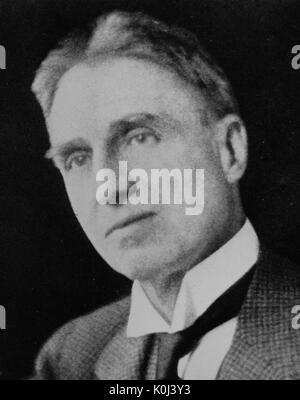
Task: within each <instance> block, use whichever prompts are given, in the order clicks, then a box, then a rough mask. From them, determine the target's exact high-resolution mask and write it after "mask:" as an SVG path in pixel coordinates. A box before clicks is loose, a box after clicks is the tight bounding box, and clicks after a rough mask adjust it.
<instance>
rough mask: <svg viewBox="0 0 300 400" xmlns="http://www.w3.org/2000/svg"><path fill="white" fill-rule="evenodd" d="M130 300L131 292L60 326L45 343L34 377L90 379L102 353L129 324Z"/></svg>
mask: <svg viewBox="0 0 300 400" xmlns="http://www.w3.org/2000/svg"><path fill="white" fill-rule="evenodd" d="M129 304H130V297H129V296H128V297H125V298H123V299H121V300H119V301H116V302H114V303H111V304H108V305H106V306H104V307H101V308H99V309H97V310H95V311H93V312H91V313H89V314H87V315H85V316H83V317H79V318H76V319H74V320H72V321H70V322H68V323H67V324H65V325H64V326H62V327H61V328H60V329H58V330H57V331H56V332H55V333H54V334H53V335H52V336H51V337H50V339H48V341H47V342H46V343H45V344H44V346H43V347H42V349H41V351H40V353H39V355H38V357H37V360H36V364H35V375H34V377H33V379H37V380H39V379H47V380H49V379H50V380H51V379H60V380H72V379H73V380H74V379H75V380H77V379H90V378H91V377H92V375H93V368H94V364H95V362H96V361H97V359H98V357H99V355H100V354H101V352H102V351H103V349H104V348H105V346H106V345H107V343H108V342H109V341H110V339H111V337H112V336H113V335H114V333H116V332H117V331H118V330H119V329H121V328H122V327H123V326H124V325H125V324H126V322H127V318H128V314H129Z"/></svg>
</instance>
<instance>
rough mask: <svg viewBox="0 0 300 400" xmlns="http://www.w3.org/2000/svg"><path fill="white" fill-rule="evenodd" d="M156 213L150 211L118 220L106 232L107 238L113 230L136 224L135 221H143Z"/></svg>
mask: <svg viewBox="0 0 300 400" xmlns="http://www.w3.org/2000/svg"><path fill="white" fill-rule="evenodd" d="M154 215H155V213H154V212H152V211H149V212H145V213H141V214H137V215H132V216H129V217H127V218H125V219H123V220H122V221H119V222H117V223H116V224H114V225H113V226H112V227H111V228H109V229H108V230H107V231H106V233H105V238H107V237H108V236H109V235H110V234H111V233H112V232H113V231H115V230H117V229H122V228H125V227H126V226H128V225H131V224H134V223H135V222H139V221H142V220H143V219H146V218H150V217H153V216H154Z"/></svg>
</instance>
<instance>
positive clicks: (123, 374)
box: [95, 325, 157, 380]
mask: <svg viewBox="0 0 300 400" xmlns="http://www.w3.org/2000/svg"><path fill="white" fill-rule="evenodd" d="M156 363H157V344H156V338H155V335H145V336H140V337H137V338H128V337H127V336H126V325H124V326H123V327H122V329H121V330H119V331H118V332H117V334H116V335H115V336H114V337H113V338H112V340H111V341H110V343H109V344H108V345H107V346H106V347H105V349H104V351H103V353H102V354H101V357H100V358H99V360H98V362H97V363H96V367H95V376H96V379H100V380H136V379H152V380H153V379H155V374H156Z"/></svg>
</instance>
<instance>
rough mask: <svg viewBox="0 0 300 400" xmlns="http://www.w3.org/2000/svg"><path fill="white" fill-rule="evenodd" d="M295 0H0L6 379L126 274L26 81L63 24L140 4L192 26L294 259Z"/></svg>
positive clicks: (247, 185) (249, 181)
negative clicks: (233, 104)
mask: <svg viewBox="0 0 300 400" xmlns="http://www.w3.org/2000/svg"><path fill="white" fill-rule="evenodd" d="M297 3H299V1H298V0H295V1H288V0H285V1H279V0H269V1H266V0H259V1H258V0H257V1H254V0H251V1H250V0H235V1H233V0H218V1H217V0H205V1H201V0H193V1H188V0H185V1H183V0H177V1H175V0H174V1H167V0H160V1H141V0H136V1H130V0H129V1H128V0H127V1H112V0H110V1H101V0H73V1H65V0H59V1H58V0H39V1H36V0H31V1H29V0H22V1H17V0H14V1H12V0H9V1H1V2H0V44H1V45H3V46H5V48H6V52H7V64H6V70H1V71H0V215H1V220H0V252H1V253H0V257H1V258H0V304H2V305H4V306H5V307H6V311H7V329H6V330H5V331H4V330H2V331H0V370H1V371H2V378H6V379H9V378H22V377H25V376H27V375H28V374H29V373H30V370H31V368H32V362H33V359H34V357H35V355H36V352H37V351H38V349H39V348H40V346H41V344H42V343H43V341H44V340H45V339H46V338H47V337H48V336H49V335H50V334H51V333H52V332H53V331H54V330H55V329H56V328H57V327H58V326H60V325H61V324H63V323H64V322H65V321H67V320H69V319H71V318H73V317H75V316H78V315H81V314H84V313H86V312H88V311H89V310H92V309H94V308H96V307H98V306H99V305H101V304H104V303H107V302H109V301H111V300H113V299H115V298H116V297H119V296H122V295H124V293H125V292H126V291H128V290H129V288H130V283H129V282H128V281H127V280H126V279H125V278H123V277H121V276H120V275H117V274H116V273H114V272H113V271H112V270H111V269H110V268H109V267H108V266H107V265H106V264H105V263H104V262H103V261H102V260H101V258H100V257H99V256H98V255H97V254H96V252H95V250H94V249H93V248H92V246H91V245H90V244H89V242H88V240H87V239H86V238H85V236H84V234H83V233H82V232H81V229H80V227H79V226H78V223H77V222H76V221H75V218H74V217H73V215H72V212H71V210H70V207H69V206H68V200H67V198H66V195H65V193H64V190H63V184H62V180H61V178H60V176H59V174H58V172H57V171H56V170H55V169H54V168H53V167H52V166H51V164H50V163H49V162H48V161H46V160H44V159H43V157H42V156H43V154H44V152H45V151H46V149H47V146H48V139H47V133H46V130H45V125H44V121H43V117H42V114H41V110H40V108H39V105H38V104H37V103H36V101H35V99H34V97H33V95H32V94H31V92H30V85H31V82H32V80H33V76H34V71H35V70H36V68H37V67H38V65H39V63H40V62H41V61H42V59H43V58H44V57H45V56H46V54H47V52H48V51H49V49H50V48H52V47H53V46H55V43H56V41H57V40H58V39H59V38H60V37H61V36H63V35H64V34H66V33H67V32H68V31H69V30H71V29H73V28H75V27H77V26H80V25H81V24H83V23H85V22H87V21H88V20H90V19H91V18H94V17H95V16H97V14H99V13H102V12H105V11H108V10H111V9H115V8H118V9H126V10H144V11H147V12H149V13H151V14H152V15H154V16H156V17H160V18H163V19H165V20H167V21H169V22H175V23H176V24H178V25H183V26H185V27H187V28H189V29H191V30H193V31H194V32H195V33H197V34H198V35H199V37H200V39H201V40H202V42H203V43H204V44H205V45H206V47H207V48H208V49H209V50H210V51H211V53H212V54H213V55H214V56H215V58H216V59H217V61H218V62H219V63H220V65H221V66H222V67H223V68H224V70H225V72H226V73H227V75H228V76H229V78H230V80H231V82H232V83H233V86H234V88H235V91H236V94H237V97H238V99H239V102H240V106H241V110H242V116H243V118H244V120H245V122H246V125H247V128H248V135H249V145H250V162H249V167H248V170H247V172H246V176H245V177H244V179H243V182H242V194H243V199H244V205H245V209H246V212H247V214H248V216H249V217H250V219H251V220H252V222H253V223H254V225H255V227H256V229H257V231H258V233H259V234H260V236H261V238H262V239H263V240H264V241H265V243H266V244H267V245H269V246H270V247H271V248H273V249H274V250H276V251H278V252H280V253H282V254H284V255H287V256H288V257H289V258H291V259H292V260H295V261H296V262H299V261H300V247H299V232H300V229H299V227H300V218H299V216H300V212H299V204H298V198H299V194H300V184H299V181H300V180H299V176H300V172H299V171H300V170H299V164H300V161H299V150H300V148H299V130H300V128H299V127H300V107H299V103H300V70H293V69H292V66H291V60H292V57H293V55H292V54H291V49H292V47H293V46H294V45H297V44H300V5H297Z"/></svg>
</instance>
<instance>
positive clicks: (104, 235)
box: [48, 58, 231, 280]
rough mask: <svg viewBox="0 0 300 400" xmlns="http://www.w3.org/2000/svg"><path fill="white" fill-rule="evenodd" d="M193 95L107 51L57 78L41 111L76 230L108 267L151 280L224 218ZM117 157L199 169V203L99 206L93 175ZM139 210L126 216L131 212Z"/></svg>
mask: <svg viewBox="0 0 300 400" xmlns="http://www.w3.org/2000/svg"><path fill="white" fill-rule="evenodd" d="M203 107H204V103H203V102H201V100H200V99H199V97H197V96H196V95H195V93H193V91H192V90H191V89H190V88H188V87H187V85H185V84H184V83H183V82H182V81H181V80H180V79H178V78H177V77H175V75H173V74H172V73H170V72H169V71H167V70H164V69H162V68H161V67H158V66H155V65H153V64H151V63H148V62H144V61H136V60H132V59H126V58H115V59H110V60H106V61H105V62H99V63H97V64H96V65H93V66H90V65H78V66H76V67H73V68H72V69H71V70H70V71H68V72H67V73H66V74H65V76H64V77H63V78H62V80H61V81H60V84H59V87H58V90H57V93H56V95H55V98H54V102H53V107H52V111H51V114H50V117H49V120H48V126H49V132H50V142H51V146H52V148H53V154H54V159H55V161H56V163H57V165H58V167H59V169H60V171H61V173H62V176H63V179H64V182H65V187H66V190H67V193H68V196H69V199H70V202H71V205H72V208H73V210H74V213H75V215H76V217H77V218H78V220H79V222H80V224H81V226H82V228H83V230H84V231H85V233H86V235H87V236H88V238H89V240H90V241H91V242H92V244H93V246H94V247H95V248H96V250H97V251H98V252H99V254H101V256H102V257H103V258H104V259H105V260H106V261H107V262H108V264H110V265H111V267H112V268H113V269H115V270H116V271H118V272H120V273H121V274H124V275H125V276H127V277H129V278H131V279H140V280H151V279H154V278H155V277H157V276H159V275H161V274H165V275H167V274H171V273H178V272H184V271H186V270H188V269H190V268H191V267H192V266H193V265H195V264H196V263H197V262H199V261H201V259H202V258H203V257H204V256H206V255H207V254H209V252H210V250H211V248H213V246H214V244H215V243H216V241H217V240H218V239H219V237H220V236H221V235H222V231H223V229H224V227H225V225H226V223H227V221H228V218H230V215H229V210H230V206H229V204H230V201H231V199H230V187H229V186H230V185H229V184H228V183H227V181H226V179H225V176H224V173H223V170H222V167H221V163H220V157H219V154H218V150H217V147H216V146H215V142H214V133H213V129H208V128H205V127H204V126H203V125H202V124H201V118H200V111H199V110H200V109H201V108H203ZM119 161H127V167H128V171H130V170H131V169H133V168H142V169H144V170H145V171H146V172H148V173H149V176H150V171H151V169H153V168H155V169H161V168H167V169H168V170H172V169H174V168H179V169H180V170H181V171H182V174H183V170H184V169H186V168H187V169H193V170H195V169H204V176H205V181H204V211H203V213H202V214H200V215H186V212H185V211H186V206H187V204H185V203H184V202H183V204H147V205H145V204H138V205H132V204H130V202H128V204H122V205H116V204H114V205H113V204H106V205H101V204H99V203H98V202H97V200H96V191H97V188H98V187H99V182H97V181H96V174H97V172H98V171H99V170H100V169H102V168H110V169H112V170H113V171H115V173H116V176H117V177H118V167H119ZM137 215H138V216H140V217H141V218H140V219H139V220H136V221H134V220H133V221H132V222H131V223H130V219H131V218H132V217H134V216H137Z"/></svg>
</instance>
